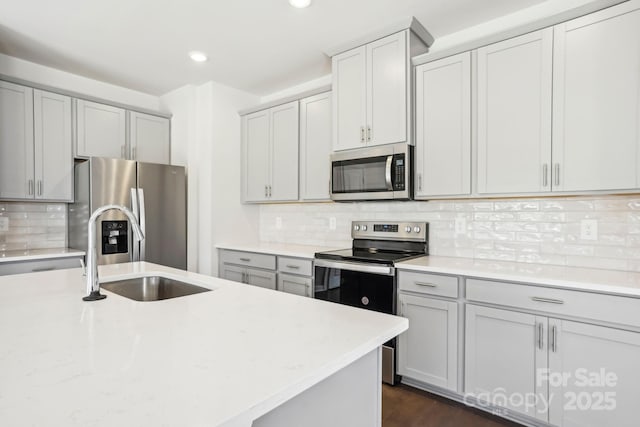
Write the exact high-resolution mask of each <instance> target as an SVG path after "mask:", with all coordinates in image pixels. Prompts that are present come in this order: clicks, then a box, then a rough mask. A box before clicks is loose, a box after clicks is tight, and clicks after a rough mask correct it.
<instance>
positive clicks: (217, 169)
mask: <svg viewBox="0 0 640 427" xmlns="http://www.w3.org/2000/svg"><path fill="white" fill-rule="evenodd" d="M161 99H162V103H163V106H164V108H166V109H167V110H168V111H169V112H171V113H172V114H173V119H172V132H171V141H172V153H171V158H172V163H174V164H180V165H185V166H187V173H188V182H189V191H188V242H189V245H188V255H187V258H188V269H189V270H191V271H198V272H200V273H203V274H211V275H217V265H218V261H217V251H216V250H215V245H216V244H217V243H221V242H228V241H233V242H248V243H251V242H255V241H257V240H258V236H259V231H258V224H259V209H258V207H257V206H252V205H242V204H241V203H240V188H241V187H240V140H241V134H240V117H239V116H238V113H237V111H238V110H240V109H242V108H246V107H248V106H251V105H255V104H257V103H258V101H259V99H258V98H257V97H255V96H253V95H250V94H247V93H245V92H241V91H238V90H236V89H232V88H229V87H226V86H224V85H220V84H218V83H215V82H208V83H205V84H203V85H200V86H185V87H183V88H180V89H176V90H175V91H172V92H170V93H168V94H166V95H164V96H162V97H161Z"/></svg>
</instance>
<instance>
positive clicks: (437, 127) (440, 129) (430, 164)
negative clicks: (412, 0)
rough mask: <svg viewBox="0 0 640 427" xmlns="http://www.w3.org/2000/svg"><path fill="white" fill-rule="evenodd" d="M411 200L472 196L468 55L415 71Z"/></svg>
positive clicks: (460, 55) (438, 61)
mask: <svg viewBox="0 0 640 427" xmlns="http://www.w3.org/2000/svg"><path fill="white" fill-rule="evenodd" d="M415 158H416V169H415V184H414V185H415V197H416V198H417V199H426V198H430V197H433V196H459V195H468V194H470V193H471V53H470V52H464V53H461V54H459V55H455V56H451V57H448V58H444V59H440V60H437V61H433V62H430V63H427V64H424V65H421V66H419V67H417V68H416V147H415Z"/></svg>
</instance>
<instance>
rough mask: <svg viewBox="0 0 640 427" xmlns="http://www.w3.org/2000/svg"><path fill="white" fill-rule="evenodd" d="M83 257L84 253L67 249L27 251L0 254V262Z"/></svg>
mask: <svg viewBox="0 0 640 427" xmlns="http://www.w3.org/2000/svg"><path fill="white" fill-rule="evenodd" d="M81 256H84V251H79V250H76V249H69V248H57V249H27V250H19V251H3V252H0V262H17V261H35V260H41V259H55V258H71V257H81Z"/></svg>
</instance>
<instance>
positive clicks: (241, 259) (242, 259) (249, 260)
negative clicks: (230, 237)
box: [240, 258, 251, 262]
mask: <svg viewBox="0 0 640 427" xmlns="http://www.w3.org/2000/svg"><path fill="white" fill-rule="evenodd" d="M240 261H244V262H251V258H240Z"/></svg>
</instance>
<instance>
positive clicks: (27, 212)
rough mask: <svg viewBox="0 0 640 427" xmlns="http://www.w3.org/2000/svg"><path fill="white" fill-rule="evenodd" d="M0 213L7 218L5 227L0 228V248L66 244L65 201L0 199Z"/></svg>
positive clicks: (20, 248)
mask: <svg viewBox="0 0 640 427" xmlns="http://www.w3.org/2000/svg"><path fill="white" fill-rule="evenodd" d="M0 217H2V218H8V219H9V227H8V228H9V229H8V231H2V228H0V252H4V251H13V250H28V249H49V248H64V247H66V246H67V205H66V204H65V203H34V202H25V203H20V202H0ZM5 221H6V220H5Z"/></svg>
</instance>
